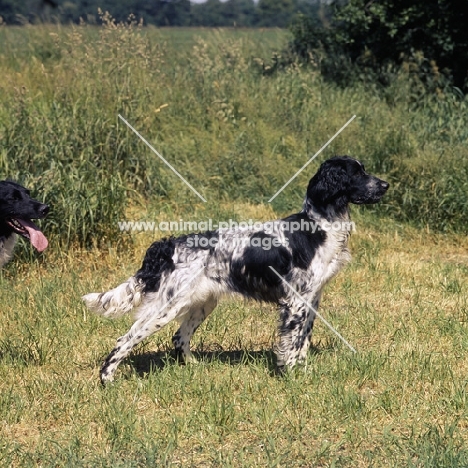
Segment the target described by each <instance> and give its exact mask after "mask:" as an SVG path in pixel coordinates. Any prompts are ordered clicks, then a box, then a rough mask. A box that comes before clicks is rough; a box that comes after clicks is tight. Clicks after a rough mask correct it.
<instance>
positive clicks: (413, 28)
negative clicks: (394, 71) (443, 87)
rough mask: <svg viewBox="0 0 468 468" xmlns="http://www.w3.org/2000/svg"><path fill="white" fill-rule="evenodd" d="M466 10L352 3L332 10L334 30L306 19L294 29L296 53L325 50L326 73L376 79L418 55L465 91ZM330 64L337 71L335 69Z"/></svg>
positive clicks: (412, 0)
mask: <svg viewBox="0 0 468 468" xmlns="http://www.w3.org/2000/svg"><path fill="white" fill-rule="evenodd" d="M467 21H468V9H467V8H466V1H465V0H350V1H348V2H346V3H344V4H342V3H341V2H335V3H334V4H333V5H332V13H331V22H330V27H328V28H327V27H324V26H323V25H319V24H317V23H316V22H313V21H311V20H310V18H307V17H302V18H301V19H300V20H299V21H298V22H296V24H295V25H294V26H293V34H294V41H293V44H292V46H293V50H295V51H296V52H297V53H298V54H301V55H306V54H307V53H308V52H309V51H313V50H317V49H319V48H322V50H323V52H324V54H325V57H326V58H325V62H324V64H325V66H326V67H328V72H330V71H333V68H335V72H337V76H339V70H338V67H342V64H343V62H344V61H346V60H349V61H350V62H351V63H352V64H354V65H356V66H357V67H361V68H365V67H367V68H369V69H373V70H374V71H376V72H377V73H378V72H379V70H382V69H384V68H385V67H386V66H387V65H388V64H401V63H402V61H404V60H408V59H411V58H412V57H415V55H416V54H417V53H420V54H422V56H423V57H424V58H425V59H427V60H426V61H427V62H429V61H433V63H434V64H435V65H436V66H437V67H438V69H440V70H445V71H446V73H447V75H448V76H450V78H451V79H452V80H453V83H454V85H455V86H457V87H459V88H465V89H466V85H467V83H466V81H467V72H468V28H467V27H466V26H465V25H466V24H468V23H467ZM330 58H333V60H334V61H335V62H336V64H337V65H338V66H337V67H333V64H332V62H331V61H330Z"/></svg>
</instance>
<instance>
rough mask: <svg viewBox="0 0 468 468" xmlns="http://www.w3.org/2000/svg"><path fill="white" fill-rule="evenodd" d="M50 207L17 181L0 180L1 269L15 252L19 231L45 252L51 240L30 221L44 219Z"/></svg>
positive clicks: (40, 250) (39, 249)
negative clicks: (35, 197)
mask: <svg viewBox="0 0 468 468" xmlns="http://www.w3.org/2000/svg"><path fill="white" fill-rule="evenodd" d="M48 212H49V206H48V205H45V204H43V203H41V202H38V201H37V200H34V199H32V198H31V197H30V196H29V190H28V189H26V188H24V187H23V186H21V185H19V184H17V183H16V182H11V181H9V180H3V181H0V268H1V267H2V266H3V265H4V264H5V263H6V262H8V260H10V258H11V256H12V255H13V249H14V247H15V243H16V239H17V234H19V235H21V236H23V237H24V238H26V239H28V240H29V241H30V242H31V244H32V245H33V246H34V247H35V248H36V249H37V250H38V251H39V252H42V251H43V250H45V249H46V248H47V245H48V242H47V239H46V237H45V236H44V234H42V232H41V231H40V230H39V228H38V227H37V226H36V225H35V224H34V223H33V222H32V221H31V220H32V219H41V218H44V216H46V214H47V213H48Z"/></svg>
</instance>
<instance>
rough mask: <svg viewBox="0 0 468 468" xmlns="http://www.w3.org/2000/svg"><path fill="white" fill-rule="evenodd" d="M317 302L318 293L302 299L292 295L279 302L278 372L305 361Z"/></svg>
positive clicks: (318, 299) (318, 301) (318, 300)
mask: <svg viewBox="0 0 468 468" xmlns="http://www.w3.org/2000/svg"><path fill="white" fill-rule="evenodd" d="M319 303H320V293H318V294H316V295H315V297H314V296H309V297H308V296H307V295H306V296H303V298H302V300H301V299H299V298H298V297H296V296H294V295H293V296H292V297H289V298H288V300H285V301H284V302H281V303H280V323H279V344H278V347H277V349H276V357H277V361H276V365H277V369H278V372H279V373H283V372H284V370H285V368H292V367H294V365H295V364H296V363H297V362H303V361H305V359H306V357H307V351H308V350H309V346H310V341H311V336H312V328H313V326H314V320H315V311H316V310H317V308H318V306H319ZM310 306H312V307H310Z"/></svg>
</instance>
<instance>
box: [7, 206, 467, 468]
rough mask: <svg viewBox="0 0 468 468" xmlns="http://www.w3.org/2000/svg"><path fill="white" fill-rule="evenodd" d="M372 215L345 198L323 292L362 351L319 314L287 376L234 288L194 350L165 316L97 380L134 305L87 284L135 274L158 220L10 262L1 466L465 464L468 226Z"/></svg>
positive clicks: (265, 330)
mask: <svg viewBox="0 0 468 468" xmlns="http://www.w3.org/2000/svg"><path fill="white" fill-rule="evenodd" d="M237 208H238V209H242V210H244V211H246V212H249V211H250V212H252V211H254V210H255V207H252V206H245V207H237ZM258 208H261V207H258ZM257 213H259V214H260V215H259V217H260V218H262V217H268V216H269V215H270V214H271V213H270V212H269V209H266V210H265V209H264V210H263V211H261V210H258V211H257ZM369 215H370V214H369V213H364V214H361V212H359V213H356V216H355V219H356V223H357V232H356V233H355V234H354V235H353V238H352V243H351V244H352V250H353V253H354V260H353V262H352V264H351V265H349V266H348V267H347V268H346V270H345V271H344V272H342V273H341V274H340V275H339V276H338V277H337V278H336V280H334V282H333V283H332V284H331V285H330V286H329V287H328V288H327V291H326V294H325V295H324V300H323V307H322V313H323V314H324V315H325V316H326V317H327V319H328V320H330V321H331V322H332V323H333V325H334V326H335V327H336V328H337V329H338V330H339V331H340V332H341V333H342V334H343V335H344V336H345V337H346V339H347V340H349V341H350V343H352V344H353V346H354V347H355V348H356V349H357V353H356V354H352V353H351V352H350V350H349V349H348V348H346V347H345V346H344V345H343V344H342V343H341V342H340V341H339V340H338V339H337V338H336V337H335V336H334V335H332V334H331V333H330V332H329V331H328V329H327V328H326V327H325V326H324V325H323V324H321V323H320V322H318V323H317V325H316V329H315V332H314V338H313V348H312V350H311V352H310V353H309V357H308V361H307V365H306V366H305V367H304V368H300V369H297V370H296V371H294V372H292V373H291V374H290V375H288V376H286V377H285V378H279V377H277V376H275V375H274V372H273V369H274V355H273V354H272V351H271V348H272V346H273V344H274V342H275V334H276V330H275V329H276V320H277V317H276V312H275V310H274V308H273V307H271V306H268V305H257V304H253V303H244V302H243V301H228V302H225V303H223V304H222V305H221V306H219V308H218V309H217V310H216V311H215V313H214V314H213V316H212V317H210V319H209V320H207V322H206V324H204V325H203V326H202V327H201V329H200V330H199V331H198V332H197V334H196V335H195V337H194V342H193V349H194V350H195V352H196V355H197V356H198V357H199V358H200V360H201V362H200V364H198V365H188V366H182V365H180V364H178V363H177V362H176V361H175V360H174V357H173V355H172V354H171V344H170V343H171V342H170V337H171V334H172V333H173V332H174V326H173V325H170V326H168V328H167V329H165V330H163V331H162V332H161V333H159V334H157V335H154V336H153V337H152V338H151V339H149V340H147V341H146V342H145V343H143V344H142V345H141V346H140V347H138V348H136V350H135V351H134V352H133V353H132V355H131V357H130V358H129V359H128V360H126V361H125V362H124V364H123V365H122V366H121V367H120V368H119V371H118V373H117V379H116V381H115V383H114V384H113V385H111V386H109V387H106V388H102V387H101V385H100V383H99V376H98V371H99V366H100V364H101V362H102V360H103V358H104V357H105V356H106V354H107V353H108V352H109V351H110V349H111V348H112V347H113V345H114V342H115V339H116V338H117V337H118V336H120V335H122V334H123V333H125V331H126V330H127V328H128V327H129V325H130V320H129V319H123V320H120V321H108V320H103V319H102V318H99V317H96V316H93V315H90V314H89V312H88V311H87V310H86V309H85V308H84V306H83V305H82V303H81V302H80V296H81V295H82V294H83V293H86V292H89V291H92V290H100V289H102V288H106V287H109V286H110V285H114V284H117V283H118V282H119V281H121V280H123V279H125V278H127V277H128V276H129V275H130V274H132V273H133V272H134V271H135V269H136V268H137V267H138V265H139V262H140V259H141V257H142V255H143V252H144V249H145V246H146V245H147V244H148V243H149V242H150V241H151V239H152V236H151V235H150V234H149V233H146V234H143V233H142V234H138V235H136V240H135V243H134V248H135V253H134V254H130V253H128V254H125V253H119V254H117V253H116V252H115V251H113V250H109V251H107V252H106V251H103V250H99V251H97V250H96V251H92V252H89V251H80V250H72V251H64V252H62V253H57V252H52V251H51V252H50V253H47V254H45V258H44V259H43V260H42V261H36V262H32V263H30V264H25V263H24V262H23V261H19V260H18V259H17V260H15V261H14V262H13V263H12V264H10V265H9V267H8V268H7V269H6V270H4V271H3V272H2V276H1V278H0V300H1V303H2V304H3V305H2V321H1V324H0V337H1V339H0V349H1V351H0V391H1V394H2V400H1V405H0V420H1V421H2V424H1V428H0V431H1V434H2V436H1V438H0V440H2V442H1V449H0V457H1V458H0V459H1V460H2V465H4V466H38V465H40V466H184V467H185V466H194V467H199V466H233V467H234V466H235V467H238V466H246V467H247V466H249V467H250V466H268V467H271V466H287V467H304V466H314V467H320V466H323V467H325V466H328V467H331V466H343V467H345V466H346V467H347V466H362V467H364V466H414V467H434V466H437V467H452V466H453V467H455V466H464V465H466V464H467V463H468V452H467V450H466V446H467V445H466V444H467V442H468V441H467V437H466V429H467V427H466V421H467V398H468V397H467V378H466V373H467V369H468V360H467V348H468V339H467V336H468V335H467V329H466V327H467V326H466V322H467V317H468V303H467V289H466V285H467V284H468V257H467V255H466V249H467V243H466V240H465V239H464V238H463V237H461V236H455V235H452V236H450V237H446V236H442V235H427V234H425V233H424V232H420V231H416V230H414V229H412V228H402V227H401V226H398V225H397V224H395V223H394V222H392V221H387V222H386V223H385V224H382V225H379V226H378V228H377V226H374V227H372V221H369ZM366 225H367V226H368V227H366ZM369 226H370V227H369Z"/></svg>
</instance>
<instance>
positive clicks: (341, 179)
mask: <svg viewBox="0 0 468 468" xmlns="http://www.w3.org/2000/svg"><path fill="white" fill-rule="evenodd" d="M388 187H389V184H388V182H385V181H384V180H381V179H379V178H378V177H375V176H373V175H370V174H368V173H367V172H366V171H365V169H364V166H363V165H362V164H361V163H360V162H359V161H357V160H356V159H353V158H350V157H348V156H335V157H334V158H331V159H328V160H327V161H325V162H324V163H323V164H322V165H321V166H320V168H319V170H318V172H317V174H315V175H314V177H312V179H311V180H310V182H309V186H308V187H307V199H308V201H309V202H310V203H311V204H312V205H313V206H314V207H315V208H318V209H320V208H326V207H331V208H334V209H335V211H336V212H338V211H341V210H343V209H346V207H347V205H348V204H349V203H355V204H357V205H362V204H370V203H377V202H378V201H379V200H380V199H381V198H382V197H383V195H384V194H385V192H386V191H387V189H388Z"/></svg>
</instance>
